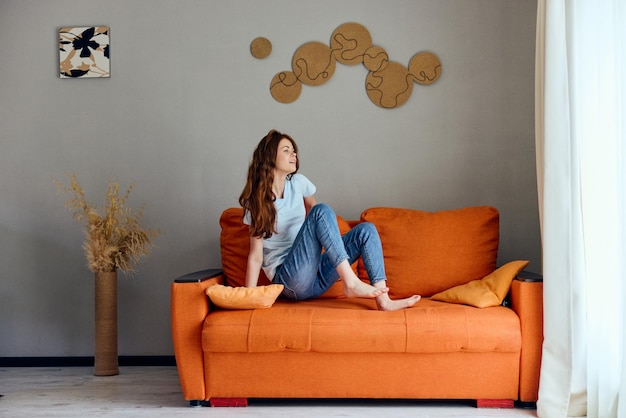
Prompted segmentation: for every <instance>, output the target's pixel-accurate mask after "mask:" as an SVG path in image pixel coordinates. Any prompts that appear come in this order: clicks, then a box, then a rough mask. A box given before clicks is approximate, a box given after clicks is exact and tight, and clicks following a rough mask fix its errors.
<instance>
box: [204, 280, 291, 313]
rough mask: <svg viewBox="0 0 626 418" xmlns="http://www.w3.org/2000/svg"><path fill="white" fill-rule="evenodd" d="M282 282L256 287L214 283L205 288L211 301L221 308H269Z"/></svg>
mask: <svg viewBox="0 0 626 418" xmlns="http://www.w3.org/2000/svg"><path fill="white" fill-rule="evenodd" d="M283 289H284V286H283V285H282V284H270V285H267V286H257V287H230V286H222V285H221V284H216V285H213V286H209V287H208V288H207V289H206V294H207V296H208V297H209V299H211V302H213V304H215V305H216V306H219V307H220V308H223V309H262V308H270V307H271V306H272V305H273V304H274V302H275V301H276V298H277V297H278V296H279V295H280V293H281V292H282V291H283Z"/></svg>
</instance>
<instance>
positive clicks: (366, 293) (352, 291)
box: [343, 279, 389, 298]
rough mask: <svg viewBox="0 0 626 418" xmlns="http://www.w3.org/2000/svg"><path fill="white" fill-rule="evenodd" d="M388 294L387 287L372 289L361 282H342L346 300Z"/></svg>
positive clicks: (357, 280)
mask: <svg viewBox="0 0 626 418" xmlns="http://www.w3.org/2000/svg"><path fill="white" fill-rule="evenodd" d="M387 292H389V288H388V287H374V286H370V285H369V284H367V283H363V282H362V281H361V280H359V279H356V280H350V281H346V280H344V281H343V293H344V294H345V295H346V297H348V298H375V297H378V296H381V295H383V294H386V293H387Z"/></svg>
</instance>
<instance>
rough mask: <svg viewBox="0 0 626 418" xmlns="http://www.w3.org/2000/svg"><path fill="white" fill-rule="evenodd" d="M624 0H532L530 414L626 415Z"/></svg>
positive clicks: (550, 416)
mask: <svg viewBox="0 0 626 418" xmlns="http://www.w3.org/2000/svg"><path fill="white" fill-rule="evenodd" d="M625 28H626V0H569V1H568V0H538V13H537V54H536V148H537V177H538V188H539V206H540V219H541V234H542V244H543V275H544V312H545V313H544V336H545V337H544V345H543V359H542V366H541V378H540V384H539V401H538V402H537V414H538V416H539V417H545V418H558V417H567V416H584V415H587V416H589V417H626V338H625V337H626V215H625V214H626V197H625V196H626V151H625V149H626V136H625V128H624V120H625V117H626V115H625V107H624V105H625V99H626V90H625V88H626V83H625V78H626V77H625V70H626V66H625V57H626V50H625V46H626V29H625Z"/></svg>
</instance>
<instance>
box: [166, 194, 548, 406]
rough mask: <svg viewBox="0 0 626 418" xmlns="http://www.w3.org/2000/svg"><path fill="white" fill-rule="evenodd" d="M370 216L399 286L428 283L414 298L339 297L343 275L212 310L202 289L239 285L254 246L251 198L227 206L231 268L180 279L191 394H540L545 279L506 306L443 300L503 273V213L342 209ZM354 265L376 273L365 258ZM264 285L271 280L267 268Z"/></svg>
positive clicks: (527, 400) (532, 278)
mask: <svg viewBox="0 0 626 418" xmlns="http://www.w3.org/2000/svg"><path fill="white" fill-rule="evenodd" d="M366 221H367V222H372V223H373V224H374V225H375V226H376V228H377V230H378V231H379V234H380V236H381V240H382V243H383V252H384V257H385V268H386V271H387V276H388V285H389V287H390V289H391V290H390V294H391V297H392V298H397V297H406V296H409V295H412V294H414V293H417V294H421V295H422V296H423V298H422V300H421V301H420V302H419V303H417V305H416V306H414V307H412V308H410V309H406V310H402V311H395V312H380V311H377V310H376V304H375V301H373V300H369V299H347V298H344V297H342V294H341V283H337V284H335V285H334V286H333V287H332V288H331V289H330V290H329V291H328V292H326V294H324V295H322V296H321V297H320V298H317V299H314V300H308V301H299V302H293V301H288V300H283V299H281V298H279V299H278V300H277V301H276V302H275V303H274V305H273V306H272V307H271V308H267V309H251V310H228V309H219V308H216V307H215V306H213V305H212V303H210V301H209V299H208V297H207V295H206V294H205V291H206V289H207V288H208V287H209V286H213V285H216V284H225V285H229V286H234V287H236V286H242V285H243V283H244V279H245V268H246V259H247V254H248V243H249V239H248V235H247V228H246V226H245V225H243V224H242V223H241V209H239V208H232V209H227V210H226V211H224V213H223V214H222V216H221V218H220V225H221V227H222V233H221V238H220V243H221V252H222V268H221V269H218V270H205V271H200V272H195V273H190V274H187V275H185V276H181V277H179V278H177V279H175V280H174V282H173V283H172V287H171V320H172V334H173V343H174V351H175V356H176V363H177V367H178V372H179V376H180V382H181V386H182V390H183V394H184V397H185V399H186V400H188V401H190V403H191V404H192V405H198V404H205V403H208V404H210V405H214V406H215V405H246V404H247V399H249V398H396V399H474V400H476V401H477V406H500V407H513V405H514V402H519V403H522V404H525V405H526V404H530V405H532V404H533V403H534V402H535V401H536V400H537V391H538V382H539V368H540V363H541V344H542V341H543V334H542V330H543V315H542V297H543V296H542V292H543V283H542V278H541V276H538V275H535V274H532V273H526V272H523V271H522V272H520V273H519V274H516V275H515V276H516V277H515V278H514V279H513V280H512V281H511V279H509V283H508V284H507V283H505V284H506V289H505V291H506V292H508V295H507V297H506V299H504V301H503V302H502V303H501V304H498V305H497V306H490V307H484V308H478V307H475V306H470V305H467V304H464V302H463V301H460V302H459V301H457V303H451V302H449V301H448V302H444V301H442V300H434V299H436V298H437V297H438V296H440V295H441V294H442V292H445V291H446V290H448V289H451V288H452V289H459V290H460V291H461V292H462V291H463V289H466V288H467V286H469V285H468V283H470V282H471V283H473V284H476V283H483V282H484V280H485V278H486V277H492V276H493V274H494V271H495V272H497V271H499V269H496V258H497V252H498V245H499V213H498V211H497V210H496V209H495V208H493V207H489V206H481V207H469V208H462V209H455V210H446V211H439V212H424V211H418V210H410V209H397V208H372V209H368V210H366V211H364V212H363V213H362V215H361V218H360V220H359V221H352V222H347V221H344V220H343V219H342V218H340V217H338V222H339V226H340V229H341V230H342V232H345V231H346V230H348V229H349V228H350V227H351V226H354V224H355V223H356V222H366ZM353 268H354V269H355V271H356V272H357V274H359V276H360V277H362V279H363V280H367V278H366V277H365V276H366V274H365V272H364V269H363V266H362V265H360V263H355V265H354V266H353ZM264 283H265V284H269V282H268V281H267V279H265V278H262V279H261V283H260V284H264ZM474 290H475V289H474ZM457 293H458V292H457ZM474 293H475V292H474ZM433 296H435V298H433ZM444 300H445V298H444Z"/></svg>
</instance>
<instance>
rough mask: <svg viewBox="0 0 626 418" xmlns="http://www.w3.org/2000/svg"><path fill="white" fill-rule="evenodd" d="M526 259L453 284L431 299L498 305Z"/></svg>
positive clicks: (472, 304)
mask: <svg viewBox="0 0 626 418" xmlns="http://www.w3.org/2000/svg"><path fill="white" fill-rule="evenodd" d="M528 263H529V262H528V260H517V261H511V262H509V263H506V264H505V265H503V266H501V267H499V268H498V269H497V270H496V271H494V272H493V273H491V274H489V275H487V276H485V277H483V278H482V279H480V280H472V281H471V282H469V283H466V284H462V285H459V286H455V287H453V288H450V289H448V290H444V291H443V292H439V293H437V294H435V295H433V296H432V298H431V299H433V300H439V301H442V302H450V303H462V304H464V305H470V306H475V307H477V308H487V307H489V306H498V305H500V304H502V301H503V300H504V298H505V297H506V295H507V293H509V289H510V288H511V282H512V281H513V279H514V278H515V276H517V274H518V273H519V272H520V271H522V270H523V269H524V268H525V267H526V266H527V265H528Z"/></svg>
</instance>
